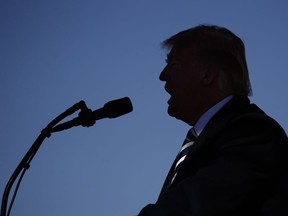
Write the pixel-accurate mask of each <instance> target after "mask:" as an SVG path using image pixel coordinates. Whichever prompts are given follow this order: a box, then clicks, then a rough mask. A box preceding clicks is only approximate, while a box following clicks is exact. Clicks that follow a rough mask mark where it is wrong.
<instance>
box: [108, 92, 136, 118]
mask: <svg viewBox="0 0 288 216" xmlns="http://www.w3.org/2000/svg"><path fill="white" fill-rule="evenodd" d="M103 108H104V110H105V113H106V116H107V118H117V117H119V116H122V115H125V114H127V113H129V112H131V111H132V110H133V106H132V103H131V100H130V99H129V98H128V97H124V98H120V99H117V100H113V101H109V102H108V103H106V104H105V105H104V107H103Z"/></svg>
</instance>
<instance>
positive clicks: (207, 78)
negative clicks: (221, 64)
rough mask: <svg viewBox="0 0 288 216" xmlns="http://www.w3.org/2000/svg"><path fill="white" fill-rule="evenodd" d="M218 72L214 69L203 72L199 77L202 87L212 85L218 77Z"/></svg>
mask: <svg viewBox="0 0 288 216" xmlns="http://www.w3.org/2000/svg"><path fill="white" fill-rule="evenodd" d="M218 74H219V71H218V69H217V68H216V67H210V68H209V69H207V70H204V71H203V73H202V76H201V81H202V83H203V85H204V86H209V85H211V84H213V83H214V82H215V81H216V80H217V77H218Z"/></svg>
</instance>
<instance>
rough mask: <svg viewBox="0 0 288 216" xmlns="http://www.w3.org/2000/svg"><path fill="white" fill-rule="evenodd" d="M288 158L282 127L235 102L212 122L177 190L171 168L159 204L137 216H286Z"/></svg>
mask: <svg viewBox="0 0 288 216" xmlns="http://www.w3.org/2000/svg"><path fill="white" fill-rule="evenodd" d="M287 155H288V139H287V135H286V133H285V132H284V130H283V129H282V128H281V127H280V126H279V124H278V123H277V122H276V121H275V120H273V119H272V118H270V117H269V116H267V115H266V114H265V113H264V112H263V111H262V110H261V109H260V108H258V107H257V106H256V105H255V104H250V101H249V99H248V98H247V97H242V96H235V97H234V98H233V99H231V100H230V101H229V102H228V103H227V104H226V105H225V106H224V107H223V108H222V109H221V110H220V111H219V112H218V113H216V114H215V116H213V117H212V118H211V120H210V121H209V122H208V124H207V125H206V127H205V128H204V130H203V131H202V133H201V134H200V135H199V137H198V139H197V141H196V142H195V143H194V144H193V145H192V148H191V150H190V151H189V153H188V155H187V157H186V159H185V161H184V162H183V163H182V165H181V167H180V170H179V171H178V173H177V176H176V178H175V179H174V181H173V184H172V185H170V181H171V178H172V176H171V175H172V172H173V171H172V168H171V170H170V172H169V173H168V176H167V178H166V181H165V182H164V185H163V188H162V191H161V193H160V196H159V198H158V200H157V202H156V203H155V204H149V205H147V206H146V207H145V208H143V209H142V211H141V212H140V214H139V216H156V215H157V216H188V215H189V216H218V215H219V216H220V215H221V216H228V215H229V216H240V215H241V216H249V215H253V216H284V215H285V216H287V215H288V156H287ZM174 164H175V162H174V163H173V165H172V167H174Z"/></svg>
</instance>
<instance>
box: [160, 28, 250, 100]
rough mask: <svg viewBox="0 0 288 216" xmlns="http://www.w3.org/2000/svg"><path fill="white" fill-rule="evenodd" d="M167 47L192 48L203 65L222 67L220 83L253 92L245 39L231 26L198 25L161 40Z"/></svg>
mask: <svg viewBox="0 0 288 216" xmlns="http://www.w3.org/2000/svg"><path fill="white" fill-rule="evenodd" d="M162 46H163V47H164V48H168V49H172V48H173V47H179V48H190V47H191V48H192V52H193V53H191V54H193V55H191V57H192V56H193V58H194V57H195V60H196V64H200V65H201V66H202V67H205V68H211V67H216V68H218V69H219V71H221V75H220V76H221V78H220V79H221V80H220V83H219V84H220V86H221V87H223V88H227V87H228V88H230V89H231V90H232V92H233V94H239V95H244V96H251V95H252V88H251V84H250V80H249V73H248V67H247V63H246V57H245V46H244V43H243V41H242V40H241V39H240V38H239V37H237V36H236V35H235V34H234V33H232V32H231V31H230V30H228V29H226V28H224V27H219V26H215V25H199V26H196V27H194V28H190V29H187V30H185V31H181V32H179V33H178V34H176V35H174V36H172V37H170V38H168V39H167V40H165V41H163V42H162Z"/></svg>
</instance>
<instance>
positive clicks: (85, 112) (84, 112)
mask: <svg viewBox="0 0 288 216" xmlns="http://www.w3.org/2000/svg"><path fill="white" fill-rule="evenodd" d="M92 112H93V111H92V110H91V109H89V108H88V107H87V106H86V104H85V102H84V101H83V103H82V104H81V111H80V112H79V114H78V117H79V118H80V119H82V121H81V122H82V123H81V125H82V126H83V127H91V126H92V125H94V124H95V123H96V120H95V119H93V118H88V117H87V116H91V115H92Z"/></svg>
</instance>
